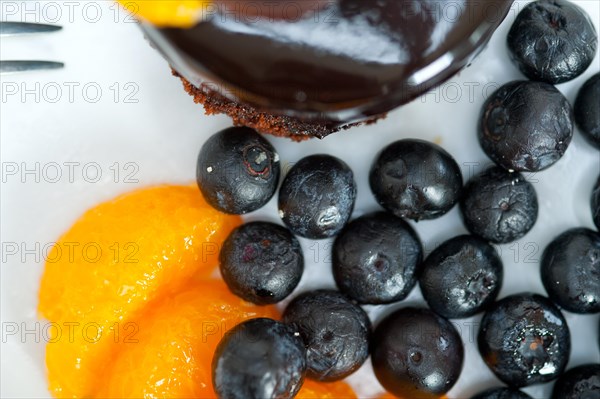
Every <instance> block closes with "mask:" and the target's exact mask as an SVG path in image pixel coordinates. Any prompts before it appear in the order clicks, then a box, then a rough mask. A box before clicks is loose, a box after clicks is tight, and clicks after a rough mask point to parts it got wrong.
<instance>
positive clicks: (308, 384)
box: [296, 379, 357, 399]
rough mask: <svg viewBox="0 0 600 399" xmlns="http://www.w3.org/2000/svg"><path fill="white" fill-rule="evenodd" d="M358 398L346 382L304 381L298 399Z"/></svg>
mask: <svg viewBox="0 0 600 399" xmlns="http://www.w3.org/2000/svg"><path fill="white" fill-rule="evenodd" d="M356 398H357V396H356V394H355V393H354V391H353V390H352V388H351V387H350V385H348V384H346V383H345V382H344V381H337V382H327V383H324V382H316V381H312V380H308V379H306V380H304V384H303V385H302V389H300V392H298V395H297V396H296V399H356Z"/></svg>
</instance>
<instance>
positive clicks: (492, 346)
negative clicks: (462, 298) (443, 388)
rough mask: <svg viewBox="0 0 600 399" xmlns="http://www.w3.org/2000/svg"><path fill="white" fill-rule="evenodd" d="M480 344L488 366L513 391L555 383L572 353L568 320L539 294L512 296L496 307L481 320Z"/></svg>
mask: <svg viewBox="0 0 600 399" xmlns="http://www.w3.org/2000/svg"><path fill="white" fill-rule="evenodd" d="M477 341H478V345H479V352H480V354H481V356H482V357H483V360H484V361H485V363H486V364H487V365H488V367H489V368H490V369H491V370H492V372H493V373H494V374H496V376H497V377H498V378H499V379H500V380H502V381H503V382H504V383H505V384H507V385H509V386H511V387H523V386H526V385H531V384H539V383H544V382H548V381H551V380H553V379H555V378H556V377H558V376H559V375H560V374H561V373H562V372H563V370H564V369H565V366H566V365H567V361H568V360H569V354H570V352H571V337H570V333H569V328H568V326H567V322H566V321H565V318H564V317H563V315H562V313H561V312H560V310H559V309H558V308H557V307H556V306H554V304H553V303H552V302H551V301H550V300H549V299H548V298H546V297H543V296H541V295H537V294H527V293H524V294H517V295H511V296H508V297H506V298H504V299H502V300H500V301H498V302H496V303H494V304H493V305H492V306H491V308H490V309H489V310H488V311H487V312H486V313H485V315H484V316H483V319H482V320H481V326H480V328H479V335H478V339H477Z"/></svg>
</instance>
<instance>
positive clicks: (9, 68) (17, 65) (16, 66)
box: [0, 61, 65, 74]
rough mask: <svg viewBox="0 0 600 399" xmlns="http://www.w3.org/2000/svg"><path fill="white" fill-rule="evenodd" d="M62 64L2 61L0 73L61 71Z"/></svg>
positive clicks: (0, 62)
mask: <svg viewBox="0 0 600 399" xmlns="http://www.w3.org/2000/svg"><path fill="white" fill-rule="evenodd" d="M64 66H65V64H63V63H62V62H54V61H0V73H1V74H5V73H15V72H25V71H38V70H44V69H59V68H62V67H64Z"/></svg>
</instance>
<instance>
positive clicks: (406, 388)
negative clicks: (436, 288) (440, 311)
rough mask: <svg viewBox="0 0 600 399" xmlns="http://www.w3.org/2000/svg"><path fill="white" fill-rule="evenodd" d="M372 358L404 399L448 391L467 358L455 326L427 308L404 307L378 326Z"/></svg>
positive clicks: (386, 381) (384, 381)
mask: <svg viewBox="0 0 600 399" xmlns="http://www.w3.org/2000/svg"><path fill="white" fill-rule="evenodd" d="M372 346H373V350H372V353H371V359H372V362H373V369H374V371H375V376H376V377H377V379H378V380H379V382H380V383H381V385H383V387H384V388H385V389H387V390H388V391H389V392H391V393H392V394H394V395H397V396H399V397H402V398H425V397H426V398H431V397H434V395H436V396H435V397H437V396H439V395H441V394H444V393H446V392H447V391H448V390H450V388H452V386H453V385H454V383H455V382H456V380H457V379H458V377H459V375H460V372H461V369H462V364H463V357H464V349H463V344H462V341H461V338H460V335H459V334H458V332H457V331H456V329H455V328H454V326H453V325H452V324H451V323H450V322H449V321H448V320H446V319H444V318H443V317H441V316H438V315H436V314H435V313H433V312H432V311H430V310H428V309H417V308H403V309H400V310H397V311H396V312H394V313H392V314H391V315H389V316H387V317H386V318H385V319H384V320H383V321H382V322H381V323H380V324H379V326H377V328H376V329H375V332H374V333H373V340H372Z"/></svg>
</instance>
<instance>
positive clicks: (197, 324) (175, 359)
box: [95, 280, 278, 398]
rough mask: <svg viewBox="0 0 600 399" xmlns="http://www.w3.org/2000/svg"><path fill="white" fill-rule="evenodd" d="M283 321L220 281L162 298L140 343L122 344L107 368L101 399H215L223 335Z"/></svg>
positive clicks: (142, 326)
mask: <svg viewBox="0 0 600 399" xmlns="http://www.w3.org/2000/svg"><path fill="white" fill-rule="evenodd" d="M255 317H270V318H278V313H277V310H276V309H275V307H273V306H265V307H259V306H256V305H253V304H250V303H247V302H244V301H243V300H242V299H240V298H238V297H237V296H235V295H233V294H232V293H231V292H230V291H229V290H228V288H227V286H226V285H225V283H223V282H222V281H220V280H212V281H210V280H208V281H204V282H194V283H192V284H191V285H190V286H188V287H187V288H185V289H184V290H182V291H181V293H178V294H175V295H173V296H169V297H167V298H162V299H161V300H160V302H159V303H156V304H153V306H150V307H149V308H148V310H147V311H146V312H145V313H144V314H142V315H141V316H140V318H139V320H138V321H137V322H136V325H137V331H138V332H137V334H136V335H135V341H136V342H131V343H127V342H123V343H122V344H121V345H120V347H119V350H118V352H116V353H115V354H114V356H113V358H112V359H110V361H111V363H110V364H109V365H108V366H107V367H106V369H105V371H106V373H105V375H104V377H101V378H99V381H102V382H103V383H102V387H101V388H100V390H99V391H98V392H97V394H96V395H95V396H96V397H98V398H216V395H215V393H214V390H213V387H212V382H211V363H212V357H213V353H214V351H215V349H216V347H217V345H218V343H219V341H220V340H221V338H222V337H223V334H224V333H225V332H226V331H227V330H229V329H231V328H233V327H234V326H235V325H236V324H238V323H241V322H242V321H244V320H247V319H250V318H255Z"/></svg>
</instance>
